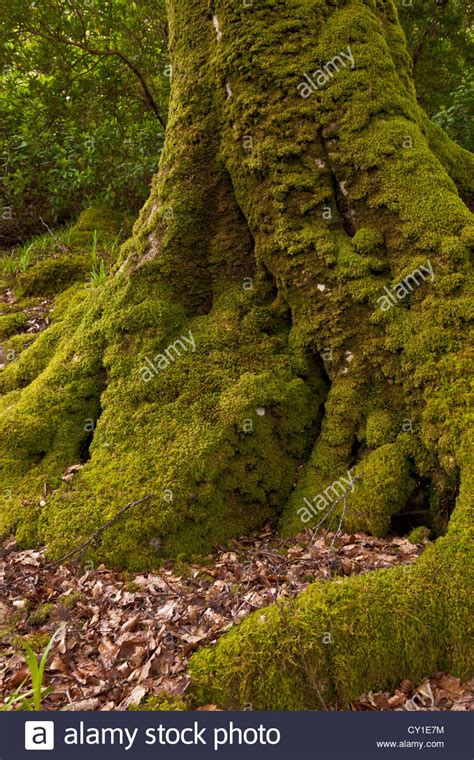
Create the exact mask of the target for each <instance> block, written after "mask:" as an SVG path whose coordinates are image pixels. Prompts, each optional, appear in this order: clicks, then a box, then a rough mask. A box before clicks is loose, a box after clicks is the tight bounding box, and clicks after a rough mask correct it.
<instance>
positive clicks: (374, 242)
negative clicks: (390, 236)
mask: <svg viewBox="0 0 474 760" xmlns="http://www.w3.org/2000/svg"><path fill="white" fill-rule="evenodd" d="M352 244H353V246H354V248H355V249H356V251H357V253H360V254H363V255H365V256H367V255H368V254H371V253H374V252H376V251H378V250H379V249H380V248H382V247H383V244H384V238H383V235H382V233H381V232H380V231H379V230H377V229H372V228H370V227H361V228H360V229H359V230H357V232H356V234H355V235H354V237H353V238H352Z"/></svg>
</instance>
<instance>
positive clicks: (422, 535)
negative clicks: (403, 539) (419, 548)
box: [407, 525, 431, 544]
mask: <svg viewBox="0 0 474 760" xmlns="http://www.w3.org/2000/svg"><path fill="white" fill-rule="evenodd" d="M430 533H431V531H430V529H429V528H427V527H426V526H425V525H420V526H419V527H418V528H414V529H413V530H412V531H411V532H410V533H409V534H408V536H407V540H408V541H410V543H411V544H422V543H423V542H424V541H425V539H427V538H429V536H430Z"/></svg>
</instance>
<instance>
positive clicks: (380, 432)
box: [365, 409, 397, 449]
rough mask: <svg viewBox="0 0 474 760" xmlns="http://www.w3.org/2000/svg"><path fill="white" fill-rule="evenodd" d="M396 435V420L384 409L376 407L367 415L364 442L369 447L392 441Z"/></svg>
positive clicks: (372, 447)
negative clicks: (375, 409) (376, 408)
mask: <svg viewBox="0 0 474 760" xmlns="http://www.w3.org/2000/svg"><path fill="white" fill-rule="evenodd" d="M396 435H397V420H396V419H394V415H393V414H392V413H390V412H388V411H387V410H385V409H378V410H377V411H374V412H371V413H370V414H368V415H367V422H366V430H365V436H366V442H367V445H368V446H370V448H371V449H374V448H376V447H377V446H383V445H384V444H386V443H392V441H393V440H394V439H395V438H396Z"/></svg>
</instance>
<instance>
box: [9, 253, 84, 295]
mask: <svg viewBox="0 0 474 760" xmlns="http://www.w3.org/2000/svg"><path fill="white" fill-rule="evenodd" d="M90 268H91V264H90V260H86V259H85V257H84V256H83V255H82V256H81V255H72V256H71V255H67V254H66V255H63V256H58V257H57V258H50V259H43V260H42V261H38V262H37V263H36V264H34V265H33V266H32V267H30V268H29V269H28V271H27V272H24V273H23V274H20V275H19V276H18V277H17V283H18V285H17V292H18V294H19V295H21V296H54V295H56V294H57V293H61V291H63V290H65V289H66V288H67V287H69V286H70V285H71V284H72V283H73V282H75V281H77V280H82V281H83V282H85V281H86V278H87V275H88V274H89V271H90Z"/></svg>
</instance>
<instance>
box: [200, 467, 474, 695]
mask: <svg viewBox="0 0 474 760" xmlns="http://www.w3.org/2000/svg"><path fill="white" fill-rule="evenodd" d="M473 486H474V478H473V477H472V474H471V475H470V477H467V476H466V477H464V479H463V483H462V488H461V495H460V497H459V500H458V505H457V508H456V511H455V513H454V515H453V518H452V520H451V524H450V529H449V532H448V534H447V535H446V536H445V537H443V538H442V539H439V540H438V541H437V543H436V544H435V545H434V546H432V547H430V548H429V549H427V550H426V551H425V552H424V554H423V555H422V556H421V558H420V559H419V560H418V562H417V564H416V565H415V566H411V567H403V566H400V567H397V568H393V569H390V570H380V571H374V572H370V573H367V574H366V575H361V576H357V577H353V578H345V579H344V580H336V581H333V582H326V583H317V584H314V585H311V586H310V587H309V588H308V589H307V590H306V591H304V592H303V593H301V594H300V595H299V596H297V597H296V598H295V599H294V600H291V601H286V602H285V603H284V604H283V603H282V604H281V605H280V604H279V605H272V606H271V607H268V608H265V609H264V610H261V611H258V612H255V613H253V614H252V615H251V616H250V617H249V618H247V619H246V620H245V621H244V622H243V623H241V624H240V625H238V626H236V627H235V628H233V629H232V630H231V631H230V632H229V633H228V634H226V635H225V636H224V637H223V638H221V639H220V641H219V642H218V643H217V644H216V645H214V646H213V647H210V648H207V649H204V650H202V651H200V652H198V653H197V654H196V655H194V657H193V658H192V660H191V665H190V671H191V674H192V677H193V695H194V698H195V700H196V703H198V704H204V703H208V702H212V703H216V704H218V705H220V706H221V707H225V708H233V709H242V708H243V705H245V704H246V703H250V704H252V707H253V709H255V710H305V709H321V708H322V706H323V703H324V704H325V705H326V706H334V705H337V706H338V707H339V708H344V707H347V705H348V704H349V703H350V702H351V701H352V700H353V699H355V698H356V697H357V696H359V695H360V694H362V693H366V692H367V691H368V690H370V689H374V690H376V689H383V688H387V687H390V686H393V685H394V684H396V683H397V682H398V681H399V680H401V679H402V678H411V679H413V680H415V681H417V680H420V679H422V678H423V677H424V676H426V675H429V674H430V673H434V672H436V671H437V670H444V669H446V670H448V671H450V672H452V673H455V674H457V675H459V676H460V677H465V676H469V675H471V674H472V671H473V666H474V662H473V656H474V652H473V650H472V634H473V622H472V621H473V619H474V616H473V612H474V610H473V602H472V586H473V583H474V557H473V552H472V527H471V526H472V508H471V507H470V506H469V505H470V503H471V502H470V500H471V499H472V490H473Z"/></svg>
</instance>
